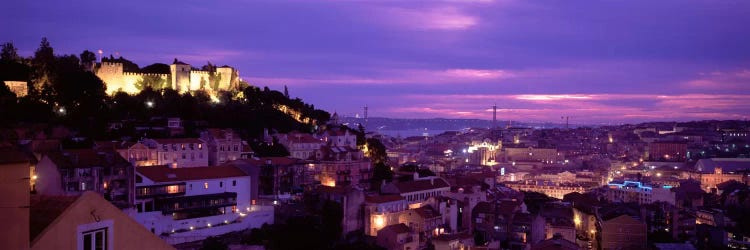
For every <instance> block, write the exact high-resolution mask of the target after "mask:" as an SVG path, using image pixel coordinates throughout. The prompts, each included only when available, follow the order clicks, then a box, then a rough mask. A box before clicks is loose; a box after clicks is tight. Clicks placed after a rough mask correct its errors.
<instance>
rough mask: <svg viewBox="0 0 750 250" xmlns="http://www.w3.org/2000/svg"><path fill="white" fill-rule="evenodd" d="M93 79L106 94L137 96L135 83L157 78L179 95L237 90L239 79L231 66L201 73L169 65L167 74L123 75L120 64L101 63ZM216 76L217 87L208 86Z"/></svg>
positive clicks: (125, 73) (127, 73)
mask: <svg viewBox="0 0 750 250" xmlns="http://www.w3.org/2000/svg"><path fill="white" fill-rule="evenodd" d="M97 66H98V67H97V68H96V72H95V73H96V76H98V77H99V78H100V79H102V81H104V83H105V84H106V86H107V93H108V94H114V93H115V92H116V91H124V92H127V93H130V94H135V93H138V92H139V91H140V90H139V89H138V88H139V87H138V86H137V84H136V83H138V82H139V81H142V80H143V78H144V77H147V76H148V77H158V78H160V79H162V80H166V82H165V83H164V84H165V86H167V87H171V88H174V89H175V90H177V91H178V92H180V93H183V92H187V91H194V90H200V89H204V90H212V91H217V90H230V89H233V88H237V86H238V81H239V80H238V75H239V73H238V72H237V70H236V69H234V68H232V67H230V66H222V67H218V68H216V72H209V71H204V70H191V67H190V65H189V64H184V63H178V64H171V65H169V67H170V73H168V74H155V73H140V72H125V71H124V67H123V66H124V65H123V63H120V62H101V63H99V64H98V65H97ZM214 74H215V76H218V78H216V81H219V82H218V83H209V81H211V79H212V77H211V76H212V75H214Z"/></svg>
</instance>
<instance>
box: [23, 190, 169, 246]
mask: <svg viewBox="0 0 750 250" xmlns="http://www.w3.org/2000/svg"><path fill="white" fill-rule="evenodd" d="M30 207H31V213H32V216H31V218H30V219H29V218H26V221H27V223H26V224H27V225H30V228H31V249H71V250H72V249H174V247H172V246H170V245H169V244H168V243H167V242H165V241H164V240H162V239H160V238H159V236H157V235H154V234H153V233H152V232H149V231H148V230H147V229H146V228H144V227H143V226H142V225H139V224H138V222H136V221H134V220H133V219H132V218H130V217H128V215H127V214H125V213H123V211H121V210H120V209H119V208H117V207H115V206H113V205H112V204H110V203H109V202H108V201H106V200H104V199H102V197H101V196H100V195H99V194H97V193H94V192H91V191H86V192H84V193H83V194H81V195H80V196H67V197H59V196H35V197H33V198H32V199H31V205H30ZM14 226H20V225H14ZM23 240H28V238H25V239H23Z"/></svg>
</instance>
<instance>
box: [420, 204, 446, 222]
mask: <svg viewBox="0 0 750 250" xmlns="http://www.w3.org/2000/svg"><path fill="white" fill-rule="evenodd" d="M414 212H416V213H417V214H418V215H419V216H420V217H422V218H424V219H432V218H435V217H440V213H438V212H437V211H435V209H433V208H432V206H430V205H427V206H424V207H420V208H415V209H414Z"/></svg>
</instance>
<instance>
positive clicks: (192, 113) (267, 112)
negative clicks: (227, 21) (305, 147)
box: [0, 39, 330, 139]
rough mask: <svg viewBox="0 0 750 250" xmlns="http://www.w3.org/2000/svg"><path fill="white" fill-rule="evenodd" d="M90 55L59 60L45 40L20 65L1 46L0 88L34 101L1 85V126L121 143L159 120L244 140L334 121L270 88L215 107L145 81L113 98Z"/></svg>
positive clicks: (153, 69)
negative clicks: (56, 128)
mask: <svg viewBox="0 0 750 250" xmlns="http://www.w3.org/2000/svg"><path fill="white" fill-rule="evenodd" d="M92 55H93V53H92V52H89V51H84V52H83V53H81V57H82V58H83V60H81V59H79V57H78V56H76V55H55V54H54V50H53V48H52V47H51V46H50V44H49V42H48V41H47V39H42V42H41V44H40V46H39V49H37V51H36V52H35V54H34V56H33V57H31V58H21V57H20V56H18V54H17V53H16V49H15V47H14V46H13V44H12V43H6V44H3V45H2V52H1V53H0V56H1V57H0V82H2V81H6V80H12V81H26V82H28V87H29V95H27V96H25V97H21V98H19V97H16V95H15V94H13V93H12V92H10V91H9V89H8V88H7V87H5V86H4V85H3V87H2V88H0V105H1V106H0V124H2V126H8V127H11V126H17V125H19V124H25V123H34V122H43V123H49V124H52V125H57V124H59V125H64V126H66V127H69V128H71V129H72V130H74V132H77V133H78V134H79V135H81V136H88V137H92V138H95V139H121V137H122V136H135V135H133V131H134V128H133V127H134V126H136V125H137V123H143V122H148V121H150V120H152V119H153V118H157V117H179V118H181V119H183V120H184V121H188V122H186V123H185V129H186V135H187V136H195V131H196V129H197V128H198V127H199V126H208V127H219V128H234V129H236V130H238V131H239V132H240V133H241V135H243V136H244V137H245V138H248V137H252V138H258V137H260V135H262V133H263V130H264V129H266V128H268V129H275V130H277V131H279V132H288V131H292V130H298V131H307V132H311V131H313V130H315V129H317V127H318V125H321V124H324V123H326V122H327V121H328V120H329V119H330V114H329V113H328V112H326V111H323V110H317V109H315V107H314V106H313V105H310V104H306V103H304V102H302V100H300V99H299V98H295V99H289V98H287V96H285V95H284V94H283V93H281V92H279V91H274V90H270V89H269V88H268V87H265V88H263V89H260V88H258V87H254V86H249V85H248V86H246V87H244V89H237V90H232V91H226V92H220V93H219V94H218V97H217V98H215V99H212V98H211V97H209V95H208V94H207V93H206V92H203V91H194V92H187V93H178V92H176V91H174V90H172V89H170V88H166V86H165V84H164V82H163V81H161V80H159V79H156V78H154V79H151V78H148V79H144V81H143V82H140V83H139V84H140V85H141V87H142V88H143V90H142V91H141V92H140V93H139V94H137V95H128V94H126V93H122V92H119V93H115V94H114V95H113V96H108V95H106V94H105V91H106V87H105V85H104V82H102V80H101V79H99V78H98V77H97V76H96V75H95V74H94V73H92V72H91V71H90V67H89V66H90V65H91V63H92V62H91V60H92ZM94 56H95V55H94ZM94 58H95V57H94ZM103 61H105V62H107V61H109V62H120V63H123V64H124V65H125V71H135V72H139V71H141V70H142V71H144V72H148V73H163V72H165V70H168V66H167V65H164V64H152V65H149V66H146V67H144V68H143V69H140V68H138V65H136V64H135V63H133V62H131V61H129V60H127V59H125V58H122V57H119V58H114V57H111V56H110V57H109V58H104V59H103ZM165 66H166V67H165ZM280 105H284V106H286V107H288V108H289V109H291V110H295V111H297V112H299V114H300V117H301V118H309V119H311V120H312V121H315V122H314V123H312V122H311V123H302V122H299V121H298V120H296V119H294V118H293V117H291V116H290V115H288V114H286V113H284V112H282V111H280V110H279V108H278V107H279V106H280ZM113 122H114V123H122V128H120V129H116V130H108V127H109V126H108V125H109V124H111V123H113ZM138 136H143V135H138Z"/></svg>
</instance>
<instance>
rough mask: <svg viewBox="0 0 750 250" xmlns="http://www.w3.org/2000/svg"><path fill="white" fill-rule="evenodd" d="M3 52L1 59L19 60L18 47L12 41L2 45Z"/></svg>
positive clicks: (0, 54) (7, 60)
mask: <svg viewBox="0 0 750 250" xmlns="http://www.w3.org/2000/svg"><path fill="white" fill-rule="evenodd" d="M2 47H3V48H2V52H0V61H5V62H15V61H18V59H19V56H18V49H16V47H15V46H13V43H12V42H7V43H4V44H3V45H2Z"/></svg>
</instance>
